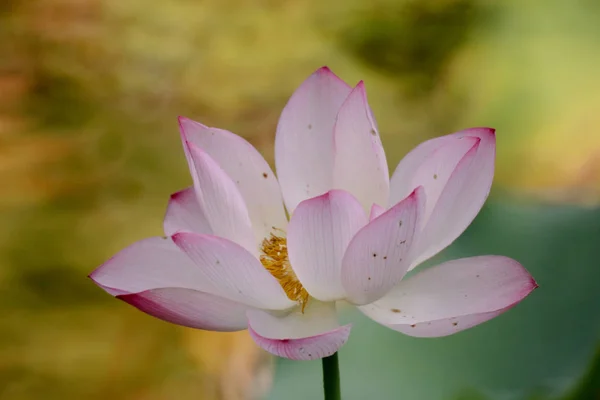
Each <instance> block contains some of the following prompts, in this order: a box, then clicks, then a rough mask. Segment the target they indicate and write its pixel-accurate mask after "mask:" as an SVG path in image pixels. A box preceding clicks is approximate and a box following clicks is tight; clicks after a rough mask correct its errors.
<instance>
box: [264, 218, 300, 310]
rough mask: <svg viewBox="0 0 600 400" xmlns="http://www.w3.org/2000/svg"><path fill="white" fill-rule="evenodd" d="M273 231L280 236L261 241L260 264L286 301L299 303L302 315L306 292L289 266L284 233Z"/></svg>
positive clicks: (278, 230)
mask: <svg viewBox="0 0 600 400" xmlns="http://www.w3.org/2000/svg"><path fill="white" fill-rule="evenodd" d="M273 229H274V230H275V231H277V232H281V234H282V235H281V236H280V235H276V234H274V233H271V234H270V235H269V237H268V238H265V239H263V241H262V244H261V247H260V250H261V252H262V253H263V254H262V255H261V256H260V262H261V263H262V265H263V266H264V267H265V268H266V270H267V271H269V272H270V273H271V275H273V277H274V278H275V279H277V281H278V282H279V284H280V285H281V287H282V288H283V291H284V292H285V294H286V296H287V297H288V299H290V300H292V301H297V302H298V303H300V305H301V306H302V312H303V313H304V307H306V303H307V302H308V292H307V291H306V289H304V287H303V286H302V284H301V283H300V280H298V277H297V276H296V274H295V273H294V270H292V267H291V266H290V261H289V259H288V250H287V239H286V238H285V236H284V234H285V232H283V231H281V230H280V229H277V228H273Z"/></svg>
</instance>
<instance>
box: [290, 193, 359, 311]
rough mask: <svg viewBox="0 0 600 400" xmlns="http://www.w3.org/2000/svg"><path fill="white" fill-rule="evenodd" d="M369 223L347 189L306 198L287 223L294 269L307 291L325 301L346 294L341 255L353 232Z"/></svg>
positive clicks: (336, 298)
mask: <svg viewBox="0 0 600 400" xmlns="http://www.w3.org/2000/svg"><path fill="white" fill-rule="evenodd" d="M366 223H367V216H366V214H365V212H364V210H363V208H362V206H361V205H360V203H359V202H358V201H357V200H356V199H355V198H354V197H353V196H352V195H351V194H350V193H348V192H344V191H342V190H332V191H329V192H327V193H325V194H324V195H321V196H318V197H314V198H312V199H309V200H305V201H303V202H302V203H300V205H298V208H296V211H295V212H294V214H293V215H292V219H291V220H290V224H289V226H288V236H287V240H288V242H287V244H288V255H289V259H290V263H291V266H292V269H293V270H294V272H295V273H296V275H297V276H298V278H299V279H300V282H302V285H303V286H304V288H305V289H306V290H307V291H308V293H309V294H310V295H311V296H313V297H315V298H317V299H319V300H322V301H332V300H339V299H343V298H344V297H345V291H344V288H343V286H342V281H341V268H342V257H343V256H344V252H345V251H346V248H347V246H348V243H349V242H350V240H351V239H352V237H353V236H354V234H355V233H356V232H357V231H358V230H359V229H360V228H362V227H363V226H364V225H365V224H366Z"/></svg>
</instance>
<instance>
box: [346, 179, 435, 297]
mask: <svg viewBox="0 0 600 400" xmlns="http://www.w3.org/2000/svg"><path fill="white" fill-rule="evenodd" d="M424 204H425V196H424V192H423V188H422V187H420V186H419V187H418V188H417V189H416V190H415V191H414V192H413V193H411V194H410V195H409V196H408V197H407V198H406V199H404V200H402V201H401V202H400V203H398V204H396V205H395V206H394V207H392V208H390V209H389V210H388V211H386V212H385V213H383V214H382V215H380V216H379V217H377V218H375V219H374V220H373V221H371V222H370V223H369V224H368V225H367V226H365V227H364V228H362V229H361V230H360V231H358V233H357V234H356V235H355V236H354V238H353V239H352V240H351V241H350V244H349V245H348V249H347V250H346V253H345V254H344V258H343V261H342V284H343V285H344V289H345V291H346V294H347V299H348V300H349V301H351V302H352V303H354V304H368V303H372V302H373V301H375V300H377V299H379V298H381V297H382V296H383V295H385V294H386V293H387V292H389V291H390V290H391V289H392V288H393V287H394V286H395V285H396V284H397V283H398V282H400V280H401V279H402V277H404V275H405V274H406V272H407V271H408V267H409V266H410V261H411V260H410V257H409V252H410V249H411V246H412V243H413V237H414V234H415V230H416V229H417V227H418V217H419V214H421V213H422V210H423V208H424Z"/></svg>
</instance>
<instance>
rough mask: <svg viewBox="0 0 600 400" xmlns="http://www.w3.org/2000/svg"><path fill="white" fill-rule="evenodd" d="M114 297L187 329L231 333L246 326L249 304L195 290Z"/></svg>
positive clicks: (158, 290) (147, 292) (167, 290)
mask: <svg viewBox="0 0 600 400" xmlns="http://www.w3.org/2000/svg"><path fill="white" fill-rule="evenodd" d="M117 297H118V298H119V299H121V300H123V301H125V302H127V303H129V304H131V305H132V306H134V307H136V308H137V309H139V310H141V311H143V312H145V313H146V314H149V315H152V316H153V317H156V318H159V319H162V320H163V321H167V322H171V323H173V324H177V325H183V326H187V327H189V328H196V329H204V330H209V331H219V332H233V331H240V330H243V329H246V328H247V325H248V324H247V319H246V312H247V311H248V310H249V309H250V308H249V307H248V306H246V305H243V304H240V303H236V302H233V301H231V300H227V299H224V298H221V297H218V296H214V295H211V294H207V293H203V292H198V291H196V290H191V289H181V288H161V289H152V290H147V291H145V292H141V293H133V294H127V295H121V296H117Z"/></svg>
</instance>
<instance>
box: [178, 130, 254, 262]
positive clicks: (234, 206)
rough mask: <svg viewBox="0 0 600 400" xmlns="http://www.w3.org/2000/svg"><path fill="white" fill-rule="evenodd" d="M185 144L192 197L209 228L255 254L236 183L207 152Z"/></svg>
mask: <svg viewBox="0 0 600 400" xmlns="http://www.w3.org/2000/svg"><path fill="white" fill-rule="evenodd" d="M187 144H188V151H189V154H190V160H191V164H192V177H193V180H194V189H195V191H196V197H197V198H198V203H199V205H200V209H201V211H202V214H203V215H204V216H205V217H206V220H207V221H208V223H209V224H210V227H211V230H212V232H213V233H214V234H215V235H217V236H220V237H224V238H226V239H229V240H232V241H234V242H236V243H238V244H240V245H242V246H244V247H245V248H246V249H247V250H248V251H250V252H251V253H252V254H255V255H258V246H257V244H256V239H255V238H254V232H253V230H252V224H251V221H250V217H249V215H248V209H247V208H246V204H245V203H244V199H243V197H242V195H241V193H240V191H239V190H238V187H237V185H236V184H235V183H234V182H233V181H232V180H231V178H230V177H229V176H228V175H227V174H226V173H225V171H224V170H223V169H222V168H221V167H220V166H219V165H218V164H217V163H216V162H215V160H213V159H212V157H210V155H208V153H206V152H205V151H204V150H202V149H201V148H199V147H198V146H196V145H195V144H193V143H190V142H188V143H187Z"/></svg>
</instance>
